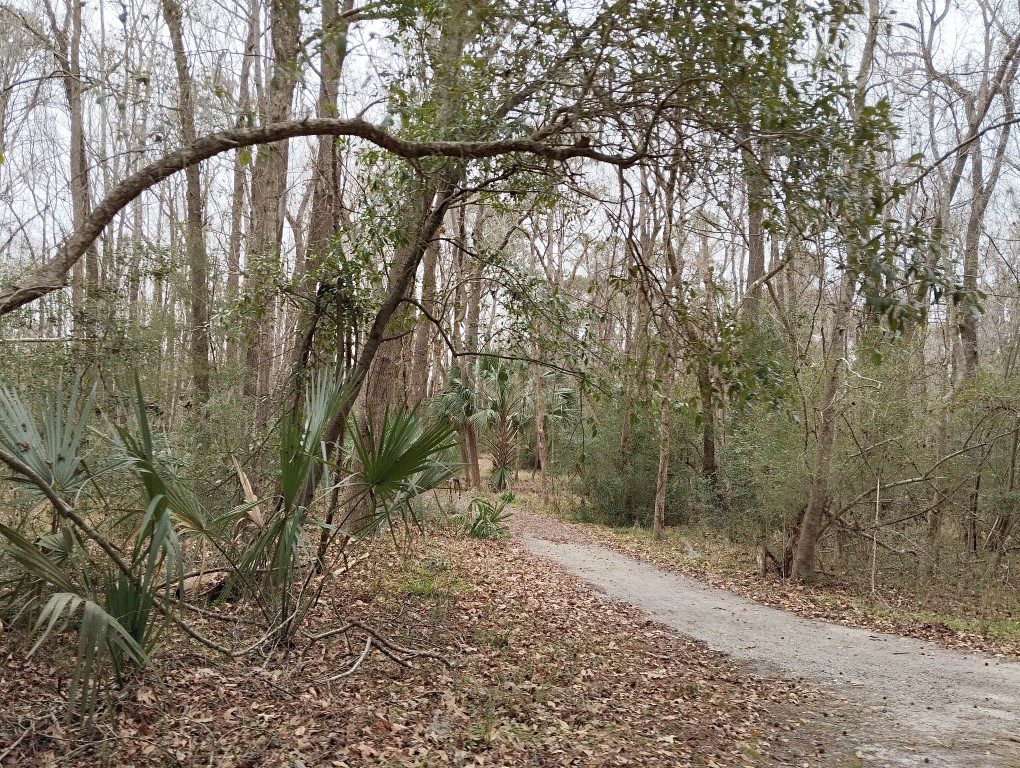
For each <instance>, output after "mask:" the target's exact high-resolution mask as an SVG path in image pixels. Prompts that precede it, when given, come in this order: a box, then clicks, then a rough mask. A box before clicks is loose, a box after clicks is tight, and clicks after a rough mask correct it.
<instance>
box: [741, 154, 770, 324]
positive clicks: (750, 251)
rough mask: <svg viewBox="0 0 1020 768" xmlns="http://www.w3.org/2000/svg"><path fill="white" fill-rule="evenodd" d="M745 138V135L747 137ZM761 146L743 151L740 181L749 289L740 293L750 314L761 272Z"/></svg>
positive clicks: (758, 291) (754, 309)
mask: <svg viewBox="0 0 1020 768" xmlns="http://www.w3.org/2000/svg"><path fill="white" fill-rule="evenodd" d="M748 138H749V137H748ZM763 154H764V150H763V149H761V147H759V156H758V157H755V156H754V155H753V154H752V153H751V152H750V150H745V153H744V183H745V186H746V194H747V283H746V285H747V286H748V288H749V290H748V292H747V293H746V294H745V295H744V302H743V303H744V309H745V311H746V312H748V313H749V314H750V315H751V316H753V315H755V314H756V313H757V311H758V305H759V304H760V300H761V292H762V286H761V285H758V284H757V282H758V281H759V280H761V278H762V277H764V276H765V196H766V194H767V189H768V188H767V186H766V179H765V172H764V169H763V168H762V167H761V164H762V163H764V157H763V156H762V155H763Z"/></svg>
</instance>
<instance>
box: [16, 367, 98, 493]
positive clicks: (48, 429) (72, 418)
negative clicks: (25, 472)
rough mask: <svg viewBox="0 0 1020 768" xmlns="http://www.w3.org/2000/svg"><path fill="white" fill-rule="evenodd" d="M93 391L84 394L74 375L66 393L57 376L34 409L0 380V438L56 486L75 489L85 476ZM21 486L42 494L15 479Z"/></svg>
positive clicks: (30, 485)
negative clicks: (85, 445) (83, 461)
mask: <svg viewBox="0 0 1020 768" xmlns="http://www.w3.org/2000/svg"><path fill="white" fill-rule="evenodd" d="M95 391H96V390H95V387H92V388H91V389H90V390H89V391H88V392H87V393H86V394H85V395H82V393H81V390H80V388H79V385H78V382H77V381H75V383H74V384H73V385H72V387H71V391H70V394H69V395H68V396H67V397H66V398H65V396H64V387H63V382H62V381H61V382H59V383H58V384H57V386H56V387H55V388H54V389H53V390H52V392H49V393H44V394H43V396H42V397H41V398H40V399H39V402H38V404H37V407H36V409H35V412H34V413H33V411H32V409H31V408H29V407H28V405H27V404H26V403H25V402H24V400H23V399H22V397H21V395H20V394H19V393H18V392H17V391H16V390H14V389H12V388H11V387H10V386H8V385H6V384H0V444H2V445H3V446H4V447H5V448H7V449H8V450H9V451H11V452H12V453H14V454H15V455H16V456H19V457H20V458H21V460H22V461H24V462H25V463H26V464H27V465H28V466H29V467H31V468H32V470H33V471H34V472H35V473H36V474H38V475H39V476H40V477H42V478H43V479H44V480H45V481H46V482H47V484H48V485H50V486H51V487H52V488H53V489H54V490H56V491H58V492H61V493H67V494H74V493H76V492H77V491H78V490H79V489H80V488H81V486H82V483H83V482H84V481H85V478H86V474H85V472H84V471H83V469H82V464H81V455H80V450H81V448H82V441H83V440H84V437H85V424H86V420H87V416H88V413H89V411H90V410H91V409H92V403H93V401H94V398H95ZM36 414H38V420H37V418H36ZM19 487H20V490H21V491H22V492H23V493H27V494H29V495H30V496H31V497H33V498H34V499H36V500H39V499H41V498H42V494H41V493H40V491H39V489H38V488H35V487H34V486H33V485H32V484H31V483H27V482H24V483H19Z"/></svg>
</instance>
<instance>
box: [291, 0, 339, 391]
mask: <svg viewBox="0 0 1020 768" xmlns="http://www.w3.org/2000/svg"><path fill="white" fill-rule="evenodd" d="M342 2H343V7H342V8H341V7H339V6H338V3H337V0H325V2H323V4H322V48H321V65H320V79H319V100H318V104H317V106H316V110H317V113H318V116H319V117H336V116H337V115H338V114H339V111H340V109H339V98H340V75H341V73H342V71H343V65H344V60H345V59H346V57H347V34H348V29H349V24H348V22H347V14H349V13H350V11H351V9H352V8H353V7H354V2H353V0H342ZM310 183H311V186H312V207H311V214H310V216H309V220H308V239H307V245H306V253H307V259H306V263H305V269H304V274H303V276H302V281H301V288H302V293H303V294H304V299H305V302H304V303H303V304H302V305H301V311H300V313H299V315H298V319H297V323H296V329H295V339H294V345H293V355H292V358H291V366H292V368H294V369H295V370H296V371H300V369H301V368H303V367H304V366H305V365H307V363H308V359H309V356H310V355H311V347H312V340H313V338H314V336H315V326H316V324H317V323H318V320H319V317H320V314H321V313H322V311H323V310H324V307H323V300H324V291H323V288H324V287H325V286H326V284H325V283H323V282H322V275H320V274H319V272H320V268H321V266H322V261H323V258H324V257H325V256H326V255H327V254H328V252H329V249H330V247H331V245H332V240H333V238H334V236H335V235H336V233H337V231H338V224H339V220H340V215H341V214H340V188H341V182H340V157H339V154H338V152H337V147H336V141H335V140H334V139H333V138H332V137H331V136H320V137H319V138H318V144H317V147H316V151H315V165H314V166H313V167H312V179H311V182H310ZM299 378H300V377H298V376H295V377H294V386H295V387H298V390H297V391H300V388H299V382H298V379H299Z"/></svg>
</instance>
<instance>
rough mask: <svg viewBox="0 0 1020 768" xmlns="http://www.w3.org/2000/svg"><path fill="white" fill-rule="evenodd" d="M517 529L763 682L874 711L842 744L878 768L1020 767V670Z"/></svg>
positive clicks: (536, 530)
mask: <svg viewBox="0 0 1020 768" xmlns="http://www.w3.org/2000/svg"><path fill="white" fill-rule="evenodd" d="M514 526H515V529H516V530H517V532H518V534H519V535H520V536H522V537H523V540H524V541H525V542H526V544H527V546H528V548H529V549H530V550H531V551H533V552H536V553H538V554H541V555H543V556H545V557H548V558H550V559H552V560H554V561H555V562H557V563H559V564H561V565H563V566H565V567H566V568H567V569H568V570H569V571H570V572H571V573H573V574H575V575H578V576H580V577H582V578H584V579H586V580H587V581H589V582H590V583H591V584H593V585H594V586H596V587H598V588H599V589H601V590H604V591H605V592H606V593H607V595H608V596H609V597H611V598H613V599H616V600H619V601H622V602H626V603H628V604H631V605H635V606H638V607H640V608H642V609H643V610H645V611H646V612H648V614H649V616H650V617H651V618H653V619H655V620H656V621H660V622H662V623H664V624H666V625H668V626H670V627H673V628H674V629H676V630H677V631H679V632H681V633H683V634H684V635H686V636H690V637H694V638H696V639H698V640H701V641H703V642H705V643H706V644H707V645H708V646H709V647H711V648H713V649H716V650H723V651H725V652H727V653H729V654H731V656H732V657H733V658H735V659H740V660H743V661H745V662H746V663H748V664H749V665H750V669H752V670H753V671H756V672H759V673H762V674H772V675H775V674H782V675H785V676H793V677H796V678H798V679H805V680H807V681H808V682H809V683H810V684H811V685H815V686H819V687H821V688H822V689H823V690H829V691H832V692H833V693H834V694H836V695H838V696H842V697H846V698H847V699H849V700H851V701H854V702H857V703H859V704H860V705H862V710H861V713H862V716H861V718H860V720H858V721H857V723H856V724H855V725H854V726H851V728H850V731H849V734H848V735H846V736H844V737H843V738H842V739H841V740H840V743H841V744H842V746H843V748H844V749H850V750H852V751H853V753H854V754H856V755H857V756H858V757H859V758H861V759H862V760H863V761H864V763H865V764H866V765H895V766H918V765H926V764H930V765H937V766H946V767H947V768H957V767H958V768H984V767H985V766H988V767H989V768H991V767H992V766H994V767H995V768H1016V767H1017V766H1020V663H1018V662H1015V661H1007V660H1004V659H1001V658H996V657H994V656H988V655H978V654H972V653H963V652H960V651H956V650H950V649H947V648H945V647H944V646H942V645H940V644H936V643H931V642H924V641H920V640H915V639H912V638H904V637H899V636H894V635H888V634H882V633H878V632H874V631H871V630H867V629H859V628H852V627H847V626H843V625H838V624H833V623H829V622H824V621H819V620H817V619H806V618H802V617H800V616H797V615H795V614H793V613H791V612H789V611H781V610H776V609H774V608H770V607H768V606H765V605H762V604H760V603H759V602H755V601H753V600H750V599H747V598H745V597H741V596H739V595H737V594H734V592H733V591H731V590H724V589H719V588H714V587H711V586H708V585H707V584H705V583H704V582H703V581H700V580H697V579H694V578H691V577H689V576H684V575H682V574H680V573H677V572H676V571H675V570H673V571H670V570H665V569H662V568H660V567H656V566H654V565H650V564H649V563H648V562H640V561H639V560H637V559H635V558H634V557H630V556H628V555H627V554H621V552H620V551H618V549H612V548H608V547H605V546H602V545H600V544H599V543H598V541H596V540H594V539H596V538H598V537H599V534H598V533H595V534H594V535H590V534H591V528H592V527H591V526H579V525H570V524H566V523H564V522H562V521H559V520H554V519H552V518H550V517H549V516H545V515H536V514H533V513H528V512H519V513H518V514H517V515H515V517H514ZM647 559H648V558H646V560H647Z"/></svg>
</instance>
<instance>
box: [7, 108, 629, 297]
mask: <svg viewBox="0 0 1020 768" xmlns="http://www.w3.org/2000/svg"><path fill="white" fill-rule="evenodd" d="M299 136H350V137H355V138H360V139H364V140H366V141H368V142H371V143H372V144H375V145H376V146H378V147H380V148H382V149H385V150H387V151H389V152H392V153H393V154H395V155H397V156H399V157H403V158H407V159H409V160H416V159H421V158H425V157H452V158H459V159H462V160H477V159H482V158H489V157H498V156H500V155H510V154H518V153H521V154H530V155H534V156H536V157H541V158H544V159H546V160H553V161H563V160H569V159H570V158H574V157H586V158H589V159H592V160H597V161H599V162H604V163H611V164H613V165H620V166H629V165H633V164H634V163H635V162H637V160H638V159H640V154H634V155H629V156H619V155H612V154H608V153H606V152H602V151H600V150H598V149H595V148H592V147H589V146H583V145H580V144H578V145H573V146H556V145H553V144H548V143H545V142H544V141H540V140H538V139H536V138H525V139H502V140H496V141H408V140H406V139H402V138H400V137H398V136H395V135H393V134H392V133H389V132H388V131H385V130H383V129H382V128H379V127H378V126H375V125H372V124H371V123H369V122H366V121H365V120H362V119H360V118H357V119H354V120H341V119H336V118H307V119H304V120H291V121H287V122H282V123H270V124H269V125H263V126H258V127H255V128H232V129H228V130H225V131H219V132H218V133H213V134H209V135H208V136H203V137H201V138H198V139H196V140H195V141H193V142H192V143H190V144H189V145H187V146H185V147H181V148H180V149H178V150H175V151H174V152H170V153H169V154H167V155H164V156H163V157H162V158H160V159H159V160H156V161H154V162H152V163H150V164H149V165H147V166H146V167H145V168H142V169H141V170H140V171H138V172H137V173H134V174H132V175H131V176H128V177H127V178H126V179H124V180H123V181H122V182H120V183H119V184H117V185H116V186H115V187H114V188H113V189H112V190H111V191H110V193H109V194H108V195H107V196H106V197H105V198H103V200H102V202H100V203H99V205H97V206H96V207H95V209H94V210H93V211H92V213H91V214H90V215H89V216H88V217H87V218H86V219H85V221H84V222H83V223H82V225H81V226H80V227H79V228H78V229H76V230H75V231H74V232H72V233H71V234H70V235H69V236H68V237H67V238H66V239H65V240H64V241H63V242H62V243H61V244H60V247H59V248H57V252H56V255H55V256H54V257H53V258H52V259H50V260H49V261H47V262H45V263H44V264H42V265H41V266H39V267H37V268H36V269H34V270H31V271H30V272H28V273H27V274H25V275H24V276H22V277H21V278H20V279H19V280H18V281H16V282H14V283H11V284H9V285H7V286H4V287H3V288H2V289H0V315H5V314H8V313H9V312H13V311H14V310H15V309H17V308H18V307H21V306H24V305H25V304H28V303H30V302H32V301H35V300H36V299H38V298H39V297H41V296H45V295H46V294H48V293H51V292H52V291H57V290H60V289H61V288H63V287H64V286H65V285H66V283H67V274H68V272H69V271H70V269H71V267H73V266H74V264H75V262H77V261H78V259H80V258H81V257H82V255H83V254H84V253H85V251H86V249H88V248H89V246H91V245H92V243H94V242H95V241H96V239H97V238H98V237H99V235H100V234H101V233H102V231H103V229H104V228H105V227H106V226H107V225H108V224H109V223H110V222H111V221H113V218H114V216H116V215H117V214H118V213H119V212H120V211H121V210H123V209H124V208H125V207H126V206H127V205H128V204H129V203H130V202H131V201H132V200H134V199H135V198H136V197H138V196H139V195H140V194H142V192H144V191H145V190H147V189H149V188H150V187H153V186H155V185H156V184H158V183H159V182H161V181H163V180H164V179H166V178H167V177H169V176H172V175H173V174H175V173H177V172H179V171H182V170H184V169H185V168H188V167H190V166H193V165H195V164H197V163H200V162H202V161H203V160H208V159H209V158H211V157H215V156H216V155H219V154H222V153H223V152H227V151H229V150H231V149H240V148H242V147H251V146H255V145H258V144H270V143H272V142H275V141H282V140H284V139H293V138H297V137H299Z"/></svg>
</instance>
